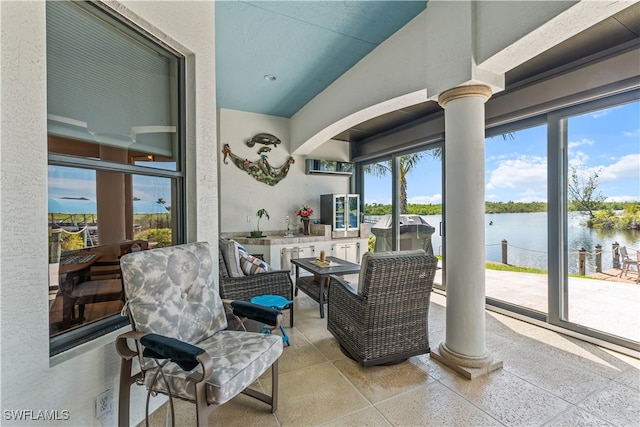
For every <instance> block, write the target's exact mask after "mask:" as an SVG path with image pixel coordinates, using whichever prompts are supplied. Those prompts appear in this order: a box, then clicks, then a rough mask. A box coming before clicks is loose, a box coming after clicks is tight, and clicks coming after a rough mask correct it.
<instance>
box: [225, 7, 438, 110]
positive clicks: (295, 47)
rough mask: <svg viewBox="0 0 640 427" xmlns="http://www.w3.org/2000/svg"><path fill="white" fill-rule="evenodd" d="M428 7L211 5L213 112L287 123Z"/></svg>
mask: <svg viewBox="0 0 640 427" xmlns="http://www.w3.org/2000/svg"><path fill="white" fill-rule="evenodd" d="M426 3H427V2H426V1H353V0H352V1H336V0H334V1H217V2H216V81H217V88H216V90H217V105H218V108H227V109H232V110H240V111H248V112H254V113H261V114H268V115H274V116H280V117H291V116H292V115H294V114H295V113H296V112H297V111H298V110H299V109H300V108H302V107H303V106H304V105H305V104H306V103H307V102H309V101H310V100H311V99H313V97H315V96H316V95H317V94H318V93H320V92H321V91H322V90H324V89H325V88H326V87H327V86H329V85H330V84H331V83H332V82H333V81H334V80H336V79H337V78H338V77H340V76H341V75H342V74H343V73H344V72H345V71H347V70H348V69H349V68H351V67H352V66H353V65H355V64H356V63H357V62H358V61H359V60H360V59H362V58H363V57H364V56H366V55H367V54H368V53H369V52H371V51H372V50H373V49H374V48H375V47H376V46H378V45H379V44H380V43H381V42H383V41H384V40H386V39H387V38H388V37H389V36H391V35H392V34H393V33H395V32H396V31H397V30H399V29H400V28H402V27H403V26H404V25H405V24H406V23H408V22H409V21H410V20H411V19H413V18H414V17H415V16H416V15H418V14H419V13H420V12H422V11H423V10H424V9H425V7H426ZM267 75H271V76H275V78H276V79H275V80H267V79H265V76H267Z"/></svg>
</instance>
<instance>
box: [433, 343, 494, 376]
mask: <svg viewBox="0 0 640 427" xmlns="http://www.w3.org/2000/svg"><path fill="white" fill-rule="evenodd" d="M430 357H431V358H432V359H433V360H435V361H437V362H439V363H441V364H443V365H445V366H447V367H448V368H451V369H453V370H454V371H456V372H457V373H458V374H460V375H462V376H463V377H465V378H466V379H468V380H474V379H476V378H479V377H482V376H484V375H487V374H489V373H491V372H493V371H495V370H498V369H502V361H501V360H500V361H495V360H493V358H492V357H491V355H489V354H487V355H486V356H483V357H467V356H464V355H461V354H458V353H455V352H452V351H451V350H449V349H448V348H447V346H446V344H445V343H441V344H440V345H439V346H438V349H433V348H432V349H431V356H430Z"/></svg>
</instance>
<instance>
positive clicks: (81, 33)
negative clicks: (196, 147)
mask: <svg viewBox="0 0 640 427" xmlns="http://www.w3.org/2000/svg"><path fill="white" fill-rule="evenodd" d="M176 70H177V58H175V56H173V55H172V54H171V53H169V52H164V51H162V50H161V48H160V47H158V46H154V45H151V44H150V43H149V42H147V41H145V40H144V39H142V38H141V37H139V36H138V35H137V34H135V33H134V32H133V31H131V30H126V29H125V28H124V27H123V26H121V25H119V26H117V27H116V26H114V25H113V24H112V23H107V22H105V21H104V20H102V19H98V18H97V17H96V16H94V15H93V14H92V13H91V12H90V10H89V9H88V7H87V6H80V5H78V4H76V3H75V2H66V1H55V2H47V87H48V131H49V133H50V134H53V135H58V136H64V137H69V138H73V139H81V140H83V141H87V142H95V143H99V144H106V145H111V146H117V147H121V148H128V149H130V150H136V151H141V152H145V153H150V154H158V155H163V156H167V157H173V152H174V151H175V150H174V147H175V146H176V144H175V139H176V137H177V136H176V135H177V133H176V130H177V129H176V123H177V111H175V108H176V107H175V106H177V105H178V102H177V89H176V88H177V71H176Z"/></svg>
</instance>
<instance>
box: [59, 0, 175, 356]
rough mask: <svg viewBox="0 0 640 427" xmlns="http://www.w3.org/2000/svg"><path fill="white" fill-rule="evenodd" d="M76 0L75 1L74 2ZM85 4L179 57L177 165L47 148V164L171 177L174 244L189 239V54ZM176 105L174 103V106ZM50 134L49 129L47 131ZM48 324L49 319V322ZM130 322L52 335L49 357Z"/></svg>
mask: <svg viewBox="0 0 640 427" xmlns="http://www.w3.org/2000/svg"><path fill="white" fill-rule="evenodd" d="M74 3H75V2H74ZM77 4H81V5H82V6H83V7H85V8H87V9H89V10H90V12H91V13H92V14H94V15H95V16H96V19H102V20H103V21H104V22H105V23H106V24H108V25H110V26H111V27H112V28H113V29H114V31H118V32H121V31H123V28H126V30H127V31H131V32H132V33H135V34H136V35H137V36H139V37H142V38H144V39H146V40H147V41H148V42H150V43H153V44H155V45H156V46H157V47H159V48H160V49H163V50H166V51H167V53H169V54H171V55H173V56H174V57H175V59H176V72H177V76H176V78H175V84H176V85H177V88H176V97H177V98H176V99H175V102H176V103H177V105H175V108H176V109H177V117H176V120H177V134H176V140H177V144H176V152H175V156H176V168H175V170H167V169H161V168H155V167H147V166H141V165H137V164H126V163H118V162H114V161H108V160H99V159H94V158H88V157H79V156H74V155H65V154H60V153H53V152H49V151H47V165H48V166H64V167H73V168H81V169H89V170H93V171H106V172H119V173H124V174H127V175H144V176H154V177H160V178H168V179H170V180H171V182H172V183H173V185H174V186H175V189H176V192H175V193H176V194H175V199H174V200H172V205H174V206H175V208H174V210H173V212H172V215H173V216H174V220H173V223H174V224H175V225H174V228H173V233H172V234H174V236H173V242H174V244H180V243H184V242H185V239H186V203H185V201H186V196H185V194H186V182H187V171H186V152H187V150H186V143H187V138H186V133H187V132H186V124H187V122H186V113H185V112H186V90H187V87H186V77H185V76H186V63H187V59H186V56H185V55H184V54H183V53H181V52H179V51H177V50H176V49H174V48H172V47H171V46H169V45H168V44H167V43H166V42H164V41H162V40H160V39H159V38H157V37H155V36H154V35H153V34H152V31H150V30H149V29H144V28H141V27H140V26H139V25H137V24H136V23H134V22H133V21H132V20H131V19H128V18H127V17H125V16H123V15H121V14H119V13H118V12H116V11H115V10H112V9H111V8H110V7H109V6H107V5H105V4H103V3H101V2H81V3H77ZM172 108H173V107H172ZM47 135H49V134H48V132H47ZM48 325H49V323H48ZM127 325H129V318H128V317H126V316H121V315H119V314H117V313H116V314H113V315H111V316H109V317H107V318H104V319H100V320H97V321H95V322H91V323H87V324H86V325H83V326H81V327H78V328H75V329H72V330H70V331H68V332H64V333H62V334H60V335H57V336H54V337H50V338H49V357H50V358H52V357H54V356H59V355H61V354H62V353H64V352H68V351H70V350H73V349H75V348H77V347H79V346H80V345H82V344H85V343H88V342H90V341H93V340H96V339H98V338H100V337H104V336H106V335H108V334H110V333H112V332H114V331H116V330H118V329H120V328H123V327H125V326H127Z"/></svg>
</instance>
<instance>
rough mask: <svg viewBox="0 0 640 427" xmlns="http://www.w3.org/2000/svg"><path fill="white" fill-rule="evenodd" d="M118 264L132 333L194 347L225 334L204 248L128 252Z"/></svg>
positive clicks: (196, 245) (208, 255) (201, 245)
mask: <svg viewBox="0 0 640 427" xmlns="http://www.w3.org/2000/svg"><path fill="white" fill-rule="evenodd" d="M120 265H121V267H122V280H123V282H124V290H125V295H126V296H127V300H128V304H129V311H130V313H131V317H132V319H133V322H134V324H135V329H136V330H137V331H140V332H153V333H156V334H159V335H165V336H168V337H171V338H176V339H179V340H181V341H185V342H188V343H191V344H195V343H198V342H200V341H202V340H204V339H206V338H208V337H210V336H212V335H213V334H215V333H216V332H218V331H220V330H222V329H226V327H227V320H226V316H225V313H224V307H223V305H222V300H221V299H220V296H219V295H218V293H217V291H216V284H215V280H214V274H213V259H212V258H211V252H210V250H209V245H208V244H207V243H192V244H189V245H180V246H171V247H168V248H160V249H153V250H147V251H142V252H135V253H131V254H128V255H125V256H123V257H122V258H121V259H120Z"/></svg>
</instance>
